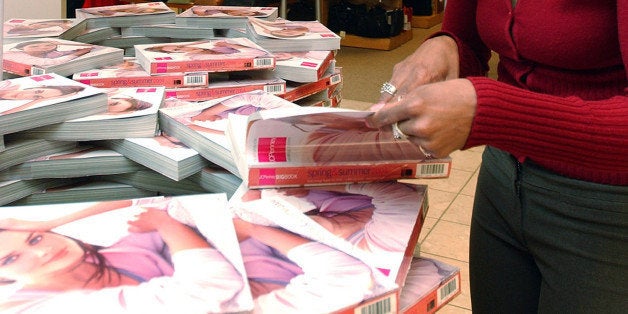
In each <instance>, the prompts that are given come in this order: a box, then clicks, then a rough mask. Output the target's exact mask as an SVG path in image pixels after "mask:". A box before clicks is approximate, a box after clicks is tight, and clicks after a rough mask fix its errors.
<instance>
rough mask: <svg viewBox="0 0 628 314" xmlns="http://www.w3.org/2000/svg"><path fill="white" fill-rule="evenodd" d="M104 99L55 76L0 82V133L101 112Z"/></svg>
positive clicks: (97, 92) (98, 92)
mask: <svg viewBox="0 0 628 314" xmlns="http://www.w3.org/2000/svg"><path fill="white" fill-rule="evenodd" d="M106 110H107V96H106V95H105V93H104V92H103V91H102V90H100V89H98V88H95V87H92V86H89V85H85V84H83V83H80V82H77V81H74V80H71V79H68V78H66V77H63V76H60V75H57V74H43V75H35V76H29V77H19V78H14V79H8V80H4V81H2V82H0V125H2V128H1V130H0V133H2V134H9V133H14V132H18V131H23V130H28V129H32V128H36V127H39V126H43V125H48V124H53V123H60V122H63V121H67V120H71V119H76V118H80V117H85V116H88V115H92V114H96V113H100V112H105V111H106Z"/></svg>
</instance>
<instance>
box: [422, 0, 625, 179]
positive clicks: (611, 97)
mask: <svg viewBox="0 0 628 314" xmlns="http://www.w3.org/2000/svg"><path fill="white" fill-rule="evenodd" d="M476 2H477V1H463V0H451V1H449V2H448V4H447V10H446V14H445V19H444V21H443V26H442V30H441V32H439V33H436V34H435V35H434V36H436V35H447V36H451V37H452V38H454V39H455V40H456V42H457V43H458V47H459V54H460V65H461V69H460V76H461V77H466V78H468V79H469V80H470V81H471V82H472V83H473V85H474V87H475V90H476V93H477V111H476V115H475V118H474V121H473V125H472V128H471V133H470V135H469V138H468V139H467V143H466V145H465V147H464V148H470V147H473V146H479V145H491V146H494V147H497V148H500V149H502V150H505V151H507V152H509V153H511V154H513V155H514V156H515V157H516V158H517V159H518V160H519V161H524V160H531V161H533V162H535V163H537V164H539V165H540V166H542V167H544V168H547V169H550V170H551V171H554V172H557V173H559V174H562V175H565V176H568V177H570V178H574V179H580V180H586V181H591V182H597V183H603V184H613V185H626V184H628V123H627V121H628V86H626V84H625V82H626V81H627V80H628V74H626V71H625V69H626V66H627V65H628V40H626V38H628V3H627V2H626V1H617V30H618V36H617V38H619V49H620V53H621V57H622V62H623V64H622V65H623V70H622V69H621V68H617V67H615V68H613V69H610V70H609V71H614V72H612V74H610V72H603V71H600V73H599V74H594V73H597V72H595V71H591V76H587V77H586V80H582V79H581V80H579V81H576V82H574V81H569V80H568V79H564V80H561V76H560V75H565V77H570V75H571V74H570V71H569V70H565V71H562V72H561V70H560V69H557V68H552V69H550V71H553V73H554V74H553V75H554V77H548V76H547V75H546V73H545V72H538V71H537V72H534V73H532V74H530V76H528V81H529V82H530V81H532V83H533V84H536V85H535V86H534V87H535V88H537V87H538V86H539V84H542V85H541V86H542V87H543V88H544V89H545V90H546V92H545V93H543V92H539V91H534V88H530V89H529V90H528V89H525V88H519V87H515V86H512V85H510V84H506V83H504V82H498V81H495V80H491V79H488V78H486V77H484V76H485V72H484V71H482V70H483V69H485V66H486V63H485V62H487V61H488V59H489V58H490V50H489V49H488V48H487V47H486V46H485V45H484V44H483V41H482V40H481V38H480V35H479V34H478V28H477V26H476V15H475V13H474V12H476V6H477V3H476ZM501 13H503V12H502V11H497V13H496V14H501ZM515 48H516V47H515ZM513 49H514V48H513ZM514 54H516V52H513V55H514ZM546 68H547V67H546ZM615 70H616V71H615ZM604 73H607V74H604ZM618 73H623V74H618ZM593 75H599V79H600V80H599V81H596V78H595V77H594V76H593ZM605 75H606V76H605ZM609 75H616V76H617V78H616V79H614V80H609V78H608V76H609ZM621 75H625V76H626V77H624V78H622V77H621ZM613 81H614V83H613ZM596 84H597V85H596ZM622 84H623V86H622ZM622 90H623V92H622ZM618 91H619V92H618ZM576 95H579V96H576Z"/></svg>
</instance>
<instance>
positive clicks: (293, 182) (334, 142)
mask: <svg viewBox="0 0 628 314" xmlns="http://www.w3.org/2000/svg"><path fill="white" fill-rule="evenodd" d="M370 114H372V112H368V111H358V110H350V109H343V108H327V107H299V108H296V109H295V108H280V109H271V110H264V111H260V112H256V113H254V114H252V115H250V116H248V117H239V116H230V117H229V124H228V129H227V134H228V136H229V139H230V140H231V141H232V147H233V149H232V153H233V154H232V156H233V158H234V159H235V160H236V164H237V165H238V169H239V170H240V175H241V177H242V179H243V181H244V182H246V184H247V185H248V186H249V187H256V188H259V187H274V186H303V185H321V184H333V183H337V184H340V183H354V182H373V181H385V180H396V179H409V178H442V177H447V176H448V175H449V171H450V168H451V158H440V159H434V158H428V157H427V156H425V155H424V154H423V153H422V152H421V150H420V148H419V147H417V146H416V145H415V144H413V143H412V142H410V141H408V140H397V139H394V138H393V134H392V130H390V129H386V128H384V129H372V128H369V127H368V126H366V122H365V119H366V117H368V116H369V115H370Z"/></svg>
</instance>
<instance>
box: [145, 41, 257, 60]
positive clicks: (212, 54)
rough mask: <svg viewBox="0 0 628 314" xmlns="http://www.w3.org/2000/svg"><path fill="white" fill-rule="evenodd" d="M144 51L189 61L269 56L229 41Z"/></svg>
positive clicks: (162, 47)
mask: <svg viewBox="0 0 628 314" xmlns="http://www.w3.org/2000/svg"><path fill="white" fill-rule="evenodd" d="M144 50H146V51H149V52H157V53H160V54H174V55H177V54H181V55H182V56H184V57H186V58H189V59H190V60H207V59H220V58H222V57H224V56H229V55H237V56H239V57H260V56H270V54H269V53H268V52H267V51H264V50H260V49H258V48H256V47H250V46H246V45H242V44H240V43H238V42H234V41H233V40H229V39H224V40H212V41H196V42H188V43H176V44H165V45H157V46H151V47H147V48H144Z"/></svg>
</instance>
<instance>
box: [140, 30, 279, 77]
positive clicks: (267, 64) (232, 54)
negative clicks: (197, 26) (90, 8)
mask: <svg viewBox="0 0 628 314" xmlns="http://www.w3.org/2000/svg"><path fill="white" fill-rule="evenodd" d="M135 56H136V58H137V60H138V61H139V63H140V64H141V65H142V68H144V70H146V71H148V72H149V73H150V74H159V73H170V72H198V71H207V72H228V71H244V70H261V69H274V68H275V57H274V56H273V55H272V54H271V53H270V52H268V51H267V50H265V49H264V48H262V47H260V46H259V45H257V44H256V43H254V42H252V41H250V40H249V39H247V38H224V39H208V40H201V41H193V42H177V43H168V44H152V45H137V46H135Z"/></svg>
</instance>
